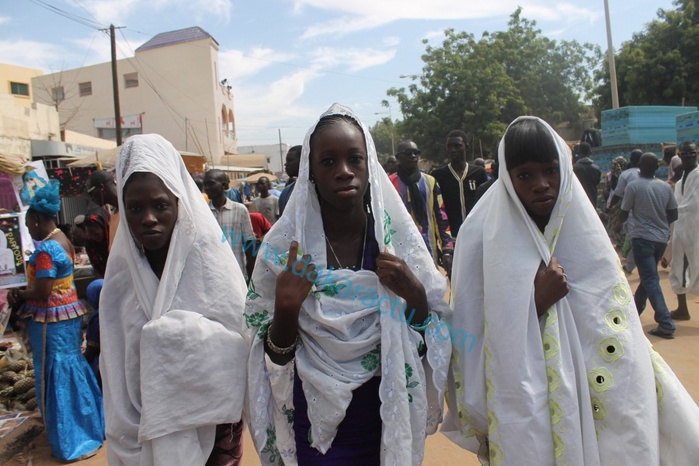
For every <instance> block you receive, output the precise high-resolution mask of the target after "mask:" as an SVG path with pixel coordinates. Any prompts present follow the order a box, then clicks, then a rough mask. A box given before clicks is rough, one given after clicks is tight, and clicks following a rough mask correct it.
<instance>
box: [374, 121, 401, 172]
mask: <svg viewBox="0 0 699 466" xmlns="http://www.w3.org/2000/svg"><path fill="white" fill-rule="evenodd" d="M369 132H370V133H371V137H372V139H373V140H374V146H376V154H377V155H378V157H379V162H381V163H382V164H383V163H384V162H385V161H386V159H387V158H388V156H389V155H393V150H394V146H395V144H398V141H397V140H396V134H395V125H394V122H392V121H391V119H390V118H388V117H386V118H382V119H381V120H379V121H377V122H376V123H375V124H374V126H372V127H371V128H369Z"/></svg>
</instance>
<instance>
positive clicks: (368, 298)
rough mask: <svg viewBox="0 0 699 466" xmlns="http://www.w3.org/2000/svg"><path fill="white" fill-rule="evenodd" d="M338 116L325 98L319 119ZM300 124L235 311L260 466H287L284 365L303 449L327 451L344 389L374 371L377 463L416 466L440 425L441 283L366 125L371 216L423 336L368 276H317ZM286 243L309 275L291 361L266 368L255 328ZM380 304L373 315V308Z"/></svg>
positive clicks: (318, 246)
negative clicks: (279, 200) (307, 424)
mask: <svg viewBox="0 0 699 466" xmlns="http://www.w3.org/2000/svg"><path fill="white" fill-rule="evenodd" d="M334 114H341V115H348V116H350V117H351V118H353V119H355V120H356V117H355V116H354V115H352V113H351V111H350V110H349V109H348V108H345V107H342V106H340V105H338V104H335V105H333V106H332V107H331V108H330V109H329V110H328V111H327V112H326V113H325V114H324V115H323V116H325V115H334ZM314 129H315V125H314V126H313V128H311V129H310V130H309V131H308V133H307V135H306V138H305V140H304V144H303V152H302V155H301V166H300V171H299V177H298V180H297V181H296V185H295V188H294V192H293V193H292V195H291V198H290V200H289V203H288V204H287V206H286V208H285V210H284V215H283V216H282V217H281V218H280V219H279V220H278V221H277V223H276V224H275V225H274V226H273V227H272V229H271V230H270V232H269V233H267V235H266V236H265V242H264V243H263V245H262V249H261V251H260V252H259V254H258V259H257V263H256V265H255V272H254V274H253V279H252V282H251V284H250V288H249V291H248V300H247V303H246V308H245V314H246V315H245V318H246V324H247V327H248V328H247V336H248V338H249V340H250V342H251V350H250V362H249V372H248V390H249V399H250V408H249V425H250V429H251V432H252V435H253V439H254V441H255V444H256V446H257V449H258V451H259V453H260V456H261V460H262V464H263V465H272V464H275V465H276V464H282V463H283V464H284V465H286V466H291V465H296V464H297V460H296V447H295V441H294V432H293V414H292V413H293V378H294V370H297V371H298V376H299V378H300V379H301V381H302V384H303V390H304V394H305V397H306V399H307V400H308V417H309V420H310V421H311V439H312V446H313V447H315V448H317V449H318V450H319V451H321V452H326V451H327V450H328V449H329V448H330V447H331V446H332V442H333V439H334V437H335V434H336V430H337V427H338V425H339V424H340V422H341V421H342V419H343V418H344V416H345V410H346V408H347V406H348V405H349V403H350V401H351V399H352V390H353V389H355V388H357V387H359V386H360V385H362V384H363V383H365V382H366V381H368V380H369V379H370V378H371V377H374V376H381V383H380V389H379V396H380V398H381V402H382V405H381V418H382V420H383V434H382V464H385V465H396V466H406V465H415V466H417V465H419V464H421V463H422V457H423V454H424V442H425V436H426V434H429V433H433V432H434V431H435V430H436V428H437V425H438V423H439V422H440V421H441V408H442V403H443V388H444V384H445V382H446V376H447V369H448V361H449V358H450V353H451V343H450V341H449V335H447V333H448V332H447V326H446V323H442V321H441V320H440V319H448V318H449V313H450V309H449V306H448V305H447V303H446V302H445V301H444V294H445V292H446V279H445V278H444V276H442V275H441V274H440V273H439V271H438V270H437V269H436V268H435V266H434V263H433V262H432V258H431V256H430V254H429V253H428V251H427V248H426V247H425V243H424V241H423V240H422V237H421V236H420V234H419V232H418V231H417V228H416V227H415V223H414V222H413V220H412V218H411V217H410V215H409V214H408V212H407V211H406V210H405V207H404V206H403V203H402V202H401V200H400V198H399V197H398V194H397V193H396V190H395V189H394V188H393V186H392V185H391V183H390V181H389V179H388V176H387V175H386V173H385V172H384V171H383V169H382V168H381V166H380V165H379V163H378V160H377V157H376V149H375V147H374V143H373V141H372V139H371V136H370V134H369V130H368V128H367V127H366V126H364V125H362V129H363V132H364V135H365V140H366V145H367V151H368V168H369V183H370V188H369V189H370V191H371V211H372V213H373V216H374V219H375V223H374V234H375V236H376V239H377V241H378V243H379V248H380V249H381V250H387V251H388V252H390V253H392V254H395V255H397V256H399V257H401V258H403V259H404V260H405V261H406V263H407V264H408V266H409V267H410V269H411V270H412V272H413V273H414V274H415V275H416V276H417V278H418V279H419V280H420V282H421V283H422V284H423V285H424V288H425V291H426V293H427V300H428V304H429V309H430V311H431V315H432V317H433V320H432V321H431V322H430V323H429V327H428V328H427V330H426V331H425V343H426V344H427V354H426V356H424V358H423V359H422V360H421V358H420V357H419V356H418V347H419V346H420V345H422V344H424V343H423V341H422V337H421V336H420V334H419V333H417V332H415V331H414V330H412V329H411V328H410V327H409V326H408V325H407V324H406V323H405V317H404V316H403V309H404V301H403V300H402V299H400V298H398V297H396V295H395V294H393V293H392V292H391V291H390V290H388V289H387V288H384V287H383V286H382V285H381V284H380V282H379V280H378V277H377V275H376V274H375V273H374V272H371V271H366V270H362V271H357V272H352V271H348V270H337V271H333V272H332V274H329V273H327V257H326V246H325V233H324V230H323V222H322V219H321V212H320V205H319V201H318V197H317V194H316V191H315V189H314V186H313V184H311V183H310V181H309V178H308V174H309V152H310V145H309V144H310V136H311V134H312V133H313V131H314ZM292 240H297V241H298V242H299V245H300V248H301V250H302V252H303V254H310V255H311V256H312V261H313V263H314V264H315V265H316V267H317V268H318V270H320V271H321V272H320V275H319V278H318V281H317V282H316V284H315V285H314V287H315V288H314V291H312V293H311V295H309V297H308V298H306V300H305V301H304V303H303V306H302V310H301V313H300V317H299V345H298V347H297V349H296V358H295V367H294V362H293V361H292V362H291V363H289V364H287V365H286V366H275V365H274V364H273V363H271V361H269V359H268V357H267V356H266V355H265V352H264V344H263V342H264V338H265V336H266V331H267V326H268V325H269V323H270V322H271V319H272V317H273V314H274V293H275V291H274V290H275V286H276V279H277V275H278V274H279V273H280V272H281V271H282V270H283V267H284V264H285V259H286V257H287V253H288V250H289V246H290V243H291V241H292ZM379 309H380V311H379Z"/></svg>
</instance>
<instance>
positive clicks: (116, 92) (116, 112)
mask: <svg viewBox="0 0 699 466" xmlns="http://www.w3.org/2000/svg"><path fill="white" fill-rule="evenodd" d="M115 29H116V28H115V27H114V25H113V24H110V25H109V37H110V38H111V42H112V89H113V94H114V123H115V128H116V143H117V146H120V145H121V143H122V140H121V109H120V107H119V76H118V75H117V58H116V38H115V36H114V30H115Z"/></svg>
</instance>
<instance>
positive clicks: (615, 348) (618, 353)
mask: <svg viewBox="0 0 699 466" xmlns="http://www.w3.org/2000/svg"><path fill="white" fill-rule="evenodd" d="M597 349H598V350H599V355H600V357H601V358H602V359H603V360H604V361H605V362H608V363H612V362H614V361H617V360H619V359H620V358H621V357H622V356H623V355H624V347H623V346H622V345H621V342H620V341H619V339H618V338H617V337H609V338H605V339H604V340H602V341H600V342H599V344H598V345H597Z"/></svg>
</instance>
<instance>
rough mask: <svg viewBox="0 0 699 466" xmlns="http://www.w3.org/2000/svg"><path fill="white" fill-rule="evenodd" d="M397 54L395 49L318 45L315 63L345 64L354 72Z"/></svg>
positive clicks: (381, 63)
mask: <svg viewBox="0 0 699 466" xmlns="http://www.w3.org/2000/svg"><path fill="white" fill-rule="evenodd" d="M395 56H396V50H395V49H388V50H378V49H370V48H365V49H362V48H333V47H318V48H317V49H315V50H314V51H313V64H314V65H315V66H317V67H319V68H331V67H336V66H339V65H343V66H344V67H346V69H347V71H348V72H351V73H354V72H357V71H361V70H364V69H366V68H371V67H372V66H378V65H383V64H385V63H388V62H389V61H391V60H392V59H393V58H394V57H395Z"/></svg>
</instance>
